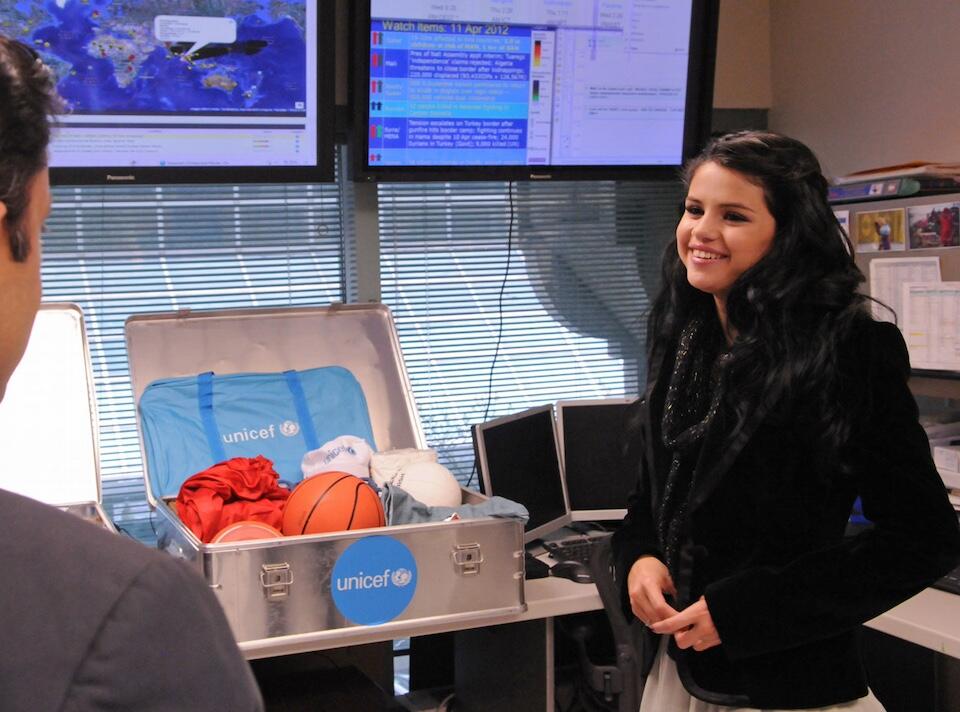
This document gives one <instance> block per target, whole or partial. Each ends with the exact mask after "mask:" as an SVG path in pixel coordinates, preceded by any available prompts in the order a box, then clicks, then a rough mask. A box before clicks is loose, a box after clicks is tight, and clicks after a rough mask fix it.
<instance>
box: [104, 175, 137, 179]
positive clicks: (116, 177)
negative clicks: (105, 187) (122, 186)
mask: <svg viewBox="0 0 960 712" xmlns="http://www.w3.org/2000/svg"><path fill="white" fill-rule="evenodd" d="M136 179H137V178H136V176H112V175H110V174H109V173H107V180H136Z"/></svg>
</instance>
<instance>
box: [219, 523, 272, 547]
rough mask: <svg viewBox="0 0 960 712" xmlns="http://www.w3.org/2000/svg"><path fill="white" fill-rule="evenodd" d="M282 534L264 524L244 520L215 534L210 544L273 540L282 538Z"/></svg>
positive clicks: (229, 525)
mask: <svg viewBox="0 0 960 712" xmlns="http://www.w3.org/2000/svg"><path fill="white" fill-rule="evenodd" d="M282 536H283V534H281V533H280V532H278V531H277V530H276V529H274V528H273V527H271V526H270V525H269V524H267V523H266V522H257V521H254V520H252V519H244V520H243V521H240V522H234V523H233V524H228V525H227V526H225V527H224V528H223V529H221V530H220V531H218V532H217V534H216V536H214V537H213V540H212V541H211V542H210V543H211V544H218V543H220V542H226V541H250V540H252V539H274V538H279V537H282Z"/></svg>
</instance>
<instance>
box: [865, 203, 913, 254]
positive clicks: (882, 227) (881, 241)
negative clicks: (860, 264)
mask: <svg viewBox="0 0 960 712" xmlns="http://www.w3.org/2000/svg"><path fill="white" fill-rule="evenodd" d="M903 220H904V218H903V208H896V209H894V210H874V211H871V212H868V213H857V243H856V245H857V252H890V251H893V252H896V251H899V250H905V249H907V241H906V230H905V229H904V224H903Z"/></svg>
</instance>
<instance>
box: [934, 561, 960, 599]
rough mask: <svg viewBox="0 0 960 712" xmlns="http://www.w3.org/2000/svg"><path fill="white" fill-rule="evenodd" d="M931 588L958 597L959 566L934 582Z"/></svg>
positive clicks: (959, 582)
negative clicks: (954, 594)
mask: <svg viewBox="0 0 960 712" xmlns="http://www.w3.org/2000/svg"><path fill="white" fill-rule="evenodd" d="M933 588H939V589H940V590H941V591H947V592H949V593H956V594H958V595H960V566H958V567H957V568H955V569H954V570H953V571H951V572H950V573H948V574H947V575H946V576H944V577H943V578H941V579H939V580H938V581H934V583H933Z"/></svg>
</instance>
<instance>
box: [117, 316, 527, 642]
mask: <svg viewBox="0 0 960 712" xmlns="http://www.w3.org/2000/svg"><path fill="white" fill-rule="evenodd" d="M126 340H127V352H128V355H129V359H130V372H131V378H132V381H133V391H134V397H135V399H136V401H137V403H139V401H140V397H141V396H142V394H143V391H144V389H145V388H146V386H147V385H148V384H150V383H151V382H153V381H155V380H157V379H160V378H171V377H181V376H192V375H197V374H198V373H201V372H205V371H213V372H215V373H217V374H227V373H240V372H276V371H284V370H287V369H298V370H302V369H307V368H314V367H319V366H334V365H336V366H343V367H345V368H347V369H349V370H350V371H351V372H352V373H353V374H354V376H356V378H357V380H358V381H359V382H360V385H361V387H362V388H363V391H364V395H365V397H366V400H367V404H368V407H369V412H370V419H371V421H372V426H373V434H374V439H375V441H376V445H377V447H378V448H379V449H380V450H390V449H397V448H424V447H425V446H426V445H425V441H424V436H423V432H422V429H421V426H420V421H419V417H418V415H417V410H416V406H415V404H414V401H413V397H412V393H411V390H410V384H409V380H408V378H407V373H406V367H405V365H404V362H403V358H402V355H401V351H400V343H399V340H398V338H397V334H396V330H395V327H394V323H393V318H392V316H391V314H390V312H389V310H388V309H387V308H386V307H385V306H383V305H348V306H344V305H332V306H330V307H307V308H285V309H257V310H221V311H209V312H177V313H167V314H153V315H142V316H135V317H131V318H130V319H129V320H128V321H127V324H126ZM139 421H140V416H139V412H138V425H140V422H139ZM142 443H143V432H142V430H141V450H142V451H144V448H143V446H142ZM176 446H177V444H176V443H175V442H171V443H170V447H176ZM263 454H264V455H265V456H266V457H268V458H269V456H270V453H269V452H266V451H265V452H264V453H263ZM144 461H145V468H146V472H145V480H146V487H147V496H148V499H149V500H150V504H151V505H152V506H153V507H154V509H155V513H156V515H157V516H156V520H157V521H156V527H157V530H158V534H159V536H160V539H161V541H162V542H163V548H165V549H166V550H167V551H169V552H170V553H172V554H173V555H175V556H179V557H182V558H184V559H187V560H189V561H192V562H194V563H195V565H196V566H197V567H198V568H199V569H200V571H201V572H202V573H203V575H204V576H205V577H206V579H207V581H208V582H209V584H210V586H211V587H212V588H213V590H214V591H215V592H216V595H217V596H218V597H219V599H220V602H221V603H222V605H223V608H224V610H225V611H226V614H227V618H228V620H229V621H230V625H231V627H232V629H233V632H234V634H235V636H236V638H237V641H238V642H239V643H240V646H241V648H242V649H243V650H244V652H245V653H246V655H247V656H248V657H258V656H262V655H269V654H275V653H277V652H287V651H291V650H293V649H309V647H310V646H311V645H314V646H316V647H332V646H333V645H336V644H338V643H339V642H340V641H343V643H344V644H346V643H349V642H350V641H352V640H355V639H356V638H357V632H358V629H365V628H367V629H368V628H372V627H377V628H378V631H379V632H382V633H383V635H380V636H379V637H380V639H386V638H387V637H393V636H389V633H390V631H391V630H393V629H397V630H398V631H400V630H401V629H402V633H401V634H400V635H398V636H396V637H401V636H405V635H414V634H416V632H417V629H418V627H421V624H422V629H423V631H424V632H431V631H430V629H431V628H434V627H436V626H437V625H438V624H447V623H457V622H458V621H461V620H463V621H466V620H470V621H476V620H477V619H485V618H488V617H489V618H491V619H492V618H497V617H499V618H503V617H504V616H509V615H510V614H514V613H520V612H522V611H524V610H525V609H526V605H525V603H524V597H523V525H522V523H520V522H519V521H517V520H512V519H502V518H493V517H485V518H481V519H473V520H460V521H454V522H431V523H426V524H413V525H403V526H392V527H386V528H379V529H367V530H354V531H349V532H342V533H331V534H314V535H305V536H291V537H285V538H283V539H280V540H277V539H269V540H257V541H249V542H235V543H218V544H204V543H201V542H200V540H199V539H197V537H196V536H195V535H194V534H193V533H192V532H191V531H190V530H189V529H188V528H186V527H185V526H184V525H183V524H182V523H181V521H180V520H179V519H178V517H177V515H176V513H175V512H174V510H173V509H172V508H171V506H170V504H171V503H170V501H169V499H167V500H164V499H163V498H157V497H156V496H155V494H154V493H153V492H152V491H151V484H150V477H149V468H150V463H149V462H148V461H147V459H146V452H145V451H144ZM210 464H211V465H212V464H214V463H212V462H211V463H210ZM192 474H194V473H185V475H184V479H186V478H187V477H188V476H190V475H192ZM462 491H463V494H464V503H476V502H477V501H482V499H483V497H482V495H479V494H477V493H474V492H471V491H469V490H462ZM374 589H377V590H374ZM380 589H382V590H380Z"/></svg>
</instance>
